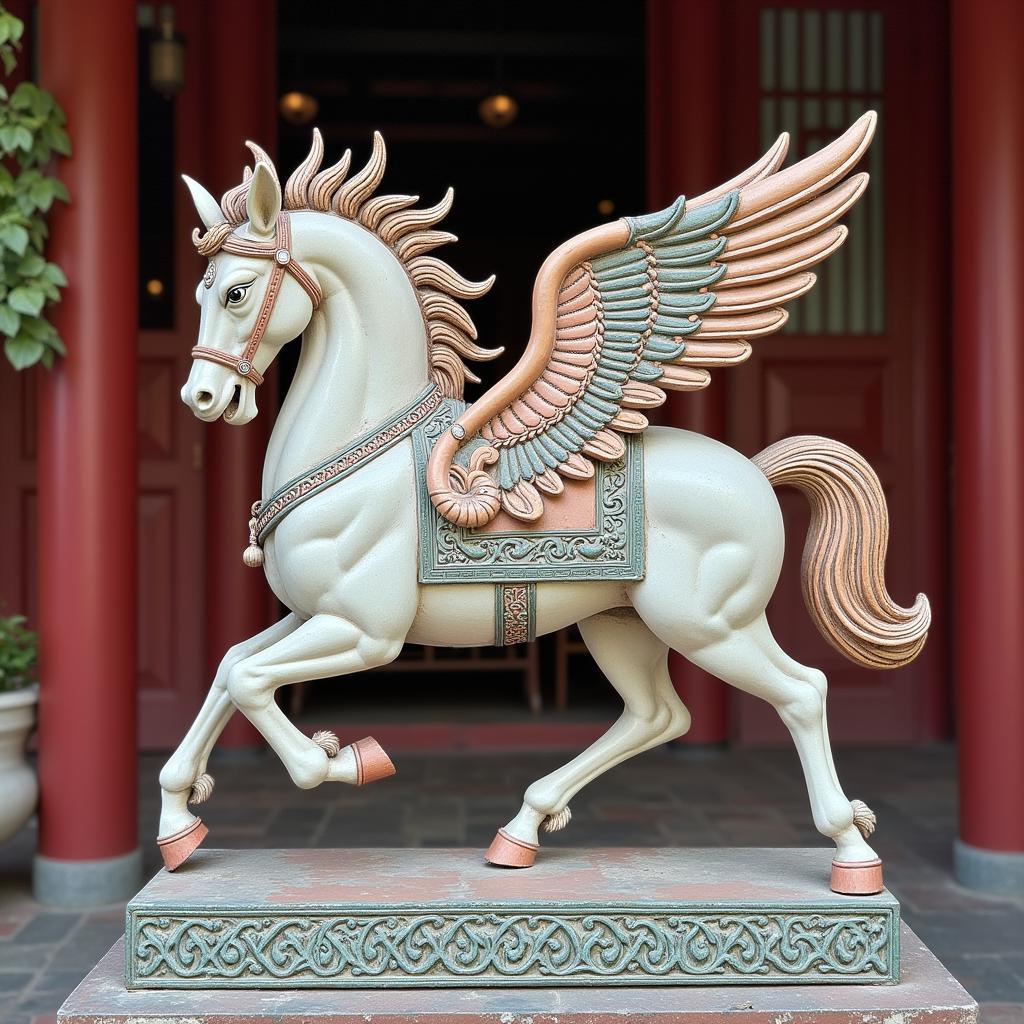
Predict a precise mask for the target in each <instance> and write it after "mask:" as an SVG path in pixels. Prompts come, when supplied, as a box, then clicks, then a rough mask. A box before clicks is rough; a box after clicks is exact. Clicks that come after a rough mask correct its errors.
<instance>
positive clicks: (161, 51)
mask: <svg viewBox="0 0 1024 1024" xmlns="http://www.w3.org/2000/svg"><path fill="white" fill-rule="evenodd" d="M149 84H150V85H151V86H152V87H153V88H154V89H155V90H156V91H157V92H158V93H160V95H161V96H163V97H164V98H165V99H170V98H171V97H172V96H173V95H174V94H175V93H177V92H180V91H181V90H182V88H183V87H184V85H185V45H184V43H183V42H182V38H181V36H180V35H178V33H177V32H175V31H174V8H173V7H172V6H171V5H170V4H164V5H163V6H162V7H161V8H160V27H159V29H158V30H157V35H156V37H155V38H154V39H153V40H152V41H151V42H150V44H149Z"/></svg>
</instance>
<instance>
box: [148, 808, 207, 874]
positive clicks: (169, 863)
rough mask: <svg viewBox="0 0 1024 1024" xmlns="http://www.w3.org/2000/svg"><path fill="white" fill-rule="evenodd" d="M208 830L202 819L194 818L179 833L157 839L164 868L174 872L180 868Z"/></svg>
mask: <svg viewBox="0 0 1024 1024" xmlns="http://www.w3.org/2000/svg"><path fill="white" fill-rule="evenodd" d="M209 833H210V830H209V829H208V828H207V827H206V826H205V825H204V824H203V819H202V818H196V820H195V821H193V822H192V824H191V825H186V826H185V828H183V829H182V830H181V831H180V832H175V833H174V834H173V835H170V836H164V837H163V838H162V839H157V841H156V845H157V846H159V847H160V855H161V856H162V857H163V859H164V867H165V868H167V870H168V871H175V870H177V869H178V868H180V867H181V865H182V864H184V863H185V861H187V860H188V859H189V857H191V856H192V854H193V853H195V852H196V850H198V849H199V847H200V846H201V845H202V842H203V840H204V839H205V838H206V837H207V836H208V835H209Z"/></svg>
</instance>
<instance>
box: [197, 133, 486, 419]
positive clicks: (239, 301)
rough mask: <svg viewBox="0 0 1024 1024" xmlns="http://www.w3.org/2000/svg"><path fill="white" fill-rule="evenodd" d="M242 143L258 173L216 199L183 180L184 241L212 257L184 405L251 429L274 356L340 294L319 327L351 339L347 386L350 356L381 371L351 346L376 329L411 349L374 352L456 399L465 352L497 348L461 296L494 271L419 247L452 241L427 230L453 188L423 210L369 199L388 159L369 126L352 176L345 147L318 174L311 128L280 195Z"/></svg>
mask: <svg viewBox="0 0 1024 1024" xmlns="http://www.w3.org/2000/svg"><path fill="white" fill-rule="evenodd" d="M248 145H249V148H250V149H251V150H252V151H253V153H254V155H255V157H256V163H255V167H254V169H253V170H252V172H251V173H250V172H249V171H248V170H247V171H246V173H245V176H244V178H243V180H242V182H241V184H240V185H238V186H236V187H235V188H233V189H231V190H230V191H228V192H227V193H225V195H224V196H223V197H222V198H221V201H220V203H218V202H217V200H216V199H214V197H213V196H212V195H211V194H210V193H209V192H208V191H207V190H206V189H205V188H203V187H202V186H201V185H199V184H198V183H197V182H195V181H193V180H192V179H191V178H188V177H186V178H185V183H186V185H187V186H188V188H189V191H190V192H191V194H192V200H193V202H194V203H195V207H196V210H197V212H198V214H199V218H200V220H201V221H202V223H203V226H204V228H205V233H200V232H199V231H198V230H197V231H196V232H194V234H193V241H194V243H195V246H196V249H197V250H198V252H199V253H200V255H202V256H205V257H207V259H208V261H209V262H208V264H207V267H206V273H205V274H204V275H203V279H202V281H201V282H200V284H199V286H198V287H197V289H196V299H197V301H198V303H199V307H200V310H201V317H200V326H199V338H198V342H197V344H196V346H195V347H194V348H193V350H192V356H193V359H194V362H193V365H192V369H191V372H190V373H189V377H188V380H187V381H186V383H185V386H184V387H183V388H182V391H181V397H182V400H183V401H184V402H185V404H186V405H188V406H189V408H191V409H192V411H193V412H194V413H195V414H196V416H198V417H199V418H200V419H202V420H205V421H207V422H212V421H213V420H216V419H218V418H219V417H221V416H223V418H224V419H225V421H226V422H228V423H231V424H233V425H236V426H240V425H242V424H245V423H248V422H249V421H250V420H251V419H252V418H253V417H254V416H255V415H256V412H257V408H256V389H257V387H258V386H259V385H260V384H261V383H262V381H263V377H264V374H265V373H266V371H267V368H268V367H269V366H270V364H271V363H272V362H273V360H274V358H275V357H276V355H277V353H278V352H279V351H280V350H281V348H282V346H284V345H285V344H286V343H287V342H288V341H290V340H292V339H293V338H295V337H297V336H299V335H300V334H302V333H303V332H304V331H305V330H306V328H307V327H309V325H310V322H311V320H313V319H314V317H315V315H316V314H317V311H318V310H322V309H323V308H324V307H325V305H326V304H329V303H330V300H332V299H333V298H334V297H335V296H338V295H343V296H345V299H344V300H343V306H344V309H343V310H342V311H341V313H339V316H338V317H337V319H336V320H335V321H334V322H327V323H326V330H327V332H328V333H329V334H331V335H332V336H337V337H338V338H341V339H342V340H343V341H344V340H345V339H347V340H348V343H349V345H350V348H349V350H348V351H346V352H345V353H344V360H345V361H346V362H347V367H346V370H347V379H348V380H349V381H350V382H351V381H352V378H353V374H354V373H355V374H357V373H358V367H359V366H360V365H361V364H362V365H363V366H364V373H366V374H369V373H372V372H379V368H375V367H373V366H371V365H370V360H371V359H372V358H374V357H373V356H372V355H371V353H369V352H366V351H356V350H355V346H356V344H357V343H358V342H357V339H358V338H359V337H362V338H364V339H365V341H364V348H373V347H374V346H373V344H372V342H373V341H374V339H373V338H372V333H373V332H372V330H370V329H369V328H370V327H371V326H372V325H378V326H379V325H381V324H385V323H386V324H387V325H388V327H389V334H390V337H391V338H392V339H396V340H394V341H393V342H392V344H393V345H406V344H408V345H414V346H415V349H416V352H415V358H414V359H413V353H412V351H411V350H409V351H402V352H399V351H392V352H389V353H386V354H385V357H386V358H388V359H390V360H391V362H392V363H393V364H396V363H406V364H408V363H410V362H411V361H414V362H418V363H419V364H420V365H421V366H422V376H423V378H424V379H426V378H427V377H428V376H429V379H430V380H432V381H433V382H434V383H436V384H437V385H438V386H439V387H440V388H441V390H442V391H443V392H444V393H445V394H447V395H449V396H451V397H459V398H461V397H462V391H463V386H464V383H465V380H466V379H474V380H475V379H476V378H475V377H473V375H472V374H471V373H470V371H469V370H468V368H467V367H466V365H465V364H464V363H463V361H462V360H463V357H469V358H473V359H491V358H494V357H495V356H497V355H498V354H499V352H500V350H497V351H495V350H487V349H483V348H480V347H479V346H477V345H476V344H475V341H474V339H475V338H476V329H475V328H474V326H473V322H472V320H471V319H470V317H469V315H468V314H467V313H466V311H465V309H464V308H463V307H462V306H461V305H460V303H459V301H458V300H460V299H466V298H476V297H478V296H480V295H482V294H484V293H485V292H486V291H487V290H488V289H489V288H490V286H491V284H492V283H493V277H492V278H490V279H489V280H487V281H483V282H480V283H474V282H470V281H467V280H465V278H463V277H461V275H459V274H457V273H456V272H455V271H454V270H452V269H451V267H449V266H448V265H447V264H446V263H444V262H443V261H442V260H439V259H437V258H436V257H434V256H428V255H426V253H428V252H429V251H430V250H432V249H434V248H436V247H437V246H439V245H441V244H443V243H445V242H449V241H455V236H454V235H451V234H449V233H448V232H445V231H438V230H434V225H435V224H437V222H438V221H440V220H441V219H442V218H443V217H444V216H445V215H446V214H447V213H448V211H449V209H450V208H451V202H452V191H451V189H449V190H448V193H447V194H446V195H445V197H444V198H443V199H442V200H441V201H440V202H439V203H437V204H436V205H435V206H433V207H430V208H427V209H411V207H412V206H413V205H414V204H415V203H416V202H417V200H418V197H416V196H403V195H380V196H378V195H376V194H375V193H376V190H377V186H378V185H379V184H380V181H381V178H382V177H383V174H384V165H385V149H384V140H383V139H382V138H381V136H380V134H379V133H375V134H374V143H373V152H372V154H371V156H370V159H369V161H368V162H367V164H366V166H365V167H364V168H363V169H362V170H360V171H359V172H357V173H356V174H354V175H352V177H351V178H349V177H348V169H349V164H350V161H351V154H350V153H349V152H348V151H346V153H345V154H344V156H343V157H342V158H341V159H340V160H339V161H338V162H337V163H335V164H333V165H332V166H330V167H327V168H325V169H323V170H321V169H320V165H321V162H322V160H323V152H324V148H323V140H322V138H321V136H320V133H319V132H318V131H316V130H314V132H313V146H312V148H311V150H310V152H309V155H308V156H307V157H306V158H305V160H304V161H303V162H302V163H301V164H300V165H299V166H298V167H297V168H296V169H295V171H294V173H293V174H292V175H291V177H290V178H289V179H288V181H287V182H286V184H285V186H284V188H283V189H282V188H281V185H280V184H279V180H278V176H277V172H276V170H275V169H274V165H273V163H272V162H271V160H270V158H269V157H268V156H267V154H266V153H265V152H264V151H263V150H262V149H260V148H259V147H258V146H256V145H254V144H253V143H248ZM342 314H344V315H342ZM325 320H329V318H325ZM377 347H378V348H379V347H380V346H377ZM339 362H340V360H339Z"/></svg>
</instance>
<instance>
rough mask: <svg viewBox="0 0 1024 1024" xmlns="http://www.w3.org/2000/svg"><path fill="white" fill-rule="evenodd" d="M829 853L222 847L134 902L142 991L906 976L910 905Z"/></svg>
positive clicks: (131, 953) (129, 960)
mask: <svg viewBox="0 0 1024 1024" xmlns="http://www.w3.org/2000/svg"><path fill="white" fill-rule="evenodd" d="M829 867H830V856H829V853H828V852H827V851H824V850H803V849H801V850H770V849H731V850H729V849H727V850H721V849H690V850H687V849H590V850H572V849H557V848H556V849H547V850H544V851H543V855H542V856H541V857H540V858H539V859H538V861H537V864H536V865H535V866H534V867H532V868H530V869H529V870H526V871H509V870H506V869H502V868H498V867H494V866H491V865H488V864H486V863H485V862H484V860H483V858H482V856H481V855H480V853H479V851H476V850H439V849H431V850H207V851H202V850H200V851H198V852H197V853H196V854H195V856H193V857H192V858H191V859H190V860H189V861H188V862H187V863H186V864H185V865H183V866H182V867H181V868H180V869H179V870H178V871H176V872H175V873H174V874H173V875H172V874H169V873H167V872H166V871H162V872H160V873H159V874H158V875H156V877H155V878H154V879H153V880H152V881H151V882H150V883H149V884H148V885H147V886H146V887H145V888H144V889H143V890H142V892H140V893H139V894H138V896H136V897H135V898H134V899H133V900H132V901H131V902H130V903H129V904H128V911H127V922H126V933H127V947H126V961H125V981H126V984H127V986H128V987H129V988H134V989H178V990H181V989H213V988H231V989H296V988H332V987H333V988H402V987H405V988H425V987H438V988H449V989H450V988H456V987H466V988H472V989H481V988H482V987H494V986H500V987H510V988H524V987H531V986H537V987H541V988H553V987H562V986H627V987H630V988H636V987H642V986H648V985H649V986H666V985H668V986H678V985H689V986H702V987H706V986H711V985H715V986H726V985H728V986H733V985H749V984H757V985H762V986H768V985H809V984H817V985H830V986H839V985H851V984H859V985H863V984H865V983H868V984H870V983H875V984H878V983H886V982H888V983H893V982H895V981H897V980H898V979H899V904H898V903H897V902H896V900H895V899H894V898H893V896H892V895H891V894H890V893H888V892H884V891H883V892H882V893H880V894H878V895H875V896H841V895H837V894H835V893H832V892H830V891H829V887H828V878H829Z"/></svg>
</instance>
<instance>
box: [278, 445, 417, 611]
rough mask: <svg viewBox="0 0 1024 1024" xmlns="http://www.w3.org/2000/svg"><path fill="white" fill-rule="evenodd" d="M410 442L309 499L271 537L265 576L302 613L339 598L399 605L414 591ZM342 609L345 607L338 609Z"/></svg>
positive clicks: (332, 604)
mask: <svg viewBox="0 0 1024 1024" xmlns="http://www.w3.org/2000/svg"><path fill="white" fill-rule="evenodd" d="M411 477H412V457H411V452H410V451H409V449H408V446H407V445H402V446H399V447H397V448H395V449H393V450H392V451H389V452H387V453H385V454H384V455H382V456H381V457H380V458H378V459H375V460H374V461H373V462H372V463H370V464H368V465H367V466H365V467H363V468H362V469H360V470H359V472H358V473H355V474H353V475H352V476H351V477H349V478H347V479H345V480H342V481H340V482H339V483H337V484H335V485H334V486H332V487H329V488H327V489H325V490H324V491H322V492H321V493H319V494H317V495H315V496H314V497H312V498H310V499H309V500H308V501H306V502H303V503H302V504H301V505H300V506H299V507H297V508H296V509H295V511H294V512H293V513H291V514H290V515H289V516H288V517H287V518H286V519H285V520H284V521H282V522H281V524H280V526H279V527H278V528H277V529H276V530H275V531H274V532H273V534H271V535H270V537H268V539H267V543H266V545H265V556H266V572H267V579H268V581H269V582H270V585H271V587H272V588H273V590H274V592H275V593H276V594H277V595H278V597H279V598H280V599H281V600H282V601H283V602H284V603H285V604H286V605H288V606H289V607H290V608H292V609H293V610H294V611H296V612H298V613H299V614H303V615H309V614H313V613H314V612H316V611H318V610H325V605H326V606H330V607H331V608H332V609H335V608H338V606H339V604H342V605H345V606H349V605H352V604H353V603H360V604H366V603H371V604H375V603H376V601H375V600H374V598H373V595H374V594H382V593H387V594H388V595H389V596H390V600H392V601H393V602H395V603H396V604H397V605H399V606H401V605H402V604H403V603H404V601H405V599H406V595H412V597H413V600H414V599H415V592H416V557H415V552H416V507H415V502H414V501H413V500H412V498H413V495H412V493H411V488H410V481H411ZM339 610H340V609H339Z"/></svg>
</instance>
